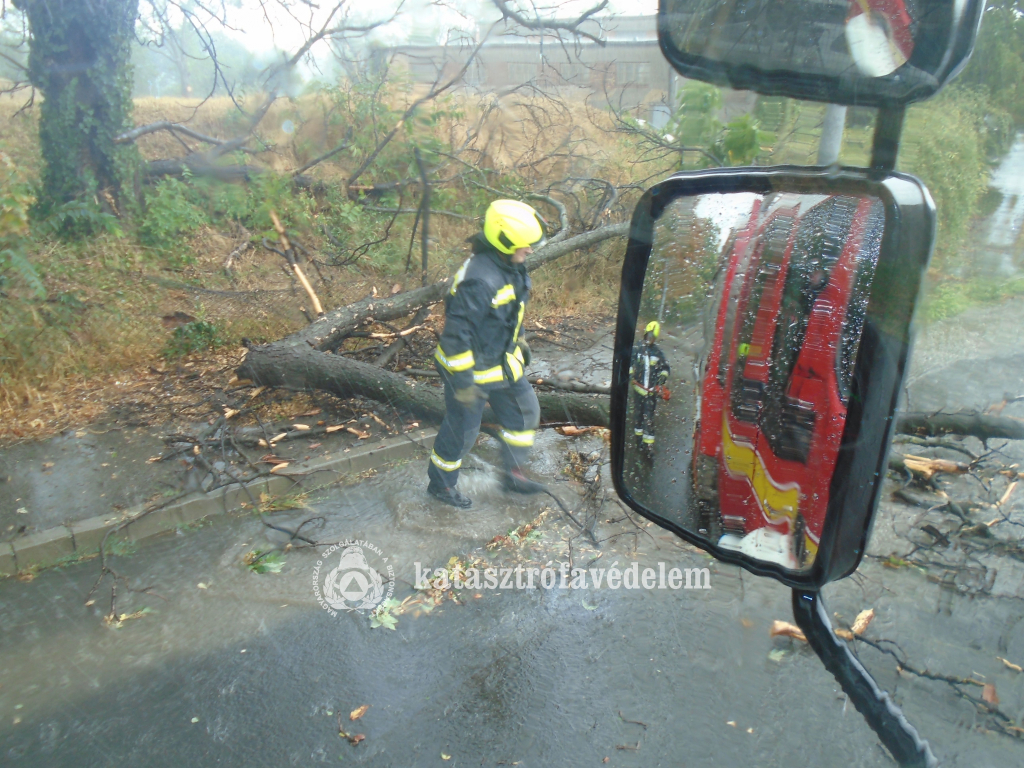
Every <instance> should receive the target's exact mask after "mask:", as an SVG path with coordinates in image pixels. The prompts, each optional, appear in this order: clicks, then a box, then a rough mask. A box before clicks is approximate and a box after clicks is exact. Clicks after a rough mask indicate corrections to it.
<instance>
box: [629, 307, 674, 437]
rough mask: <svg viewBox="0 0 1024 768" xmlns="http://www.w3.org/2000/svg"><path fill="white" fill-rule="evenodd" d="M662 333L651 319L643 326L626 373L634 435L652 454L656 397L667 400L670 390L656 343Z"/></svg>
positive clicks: (661, 354)
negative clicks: (630, 379) (633, 410)
mask: <svg viewBox="0 0 1024 768" xmlns="http://www.w3.org/2000/svg"><path fill="white" fill-rule="evenodd" d="M660 334H661V324H660V323H659V322H658V321H657V320H652V321H651V322H649V323H648V324H647V326H646V327H645V328H644V339H643V342H641V344H640V345H638V346H637V348H636V350H635V351H634V352H633V360H632V362H631V363H630V367H629V373H630V375H631V376H632V377H633V391H634V392H635V393H636V399H635V403H636V426H635V427H634V429H633V434H634V435H635V436H636V443H637V447H638V448H639V449H640V451H641V453H643V454H645V455H647V456H648V457H650V456H652V455H653V453H654V407H655V405H657V403H658V399H659V398H660V399H662V400H668V398H669V391H668V388H667V387H666V386H665V383H666V382H667V381H668V376H669V372H670V368H669V365H668V361H667V360H666V359H665V353H664V352H662V351H661V348H660V347H659V346H658V345H657V344H656V343H655V341H657V339H658V336H659V335H660Z"/></svg>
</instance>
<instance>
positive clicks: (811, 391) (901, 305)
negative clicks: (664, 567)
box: [611, 167, 935, 590]
mask: <svg viewBox="0 0 1024 768" xmlns="http://www.w3.org/2000/svg"><path fill="white" fill-rule="evenodd" d="M934 231H935V209H934V205H933V203H932V200H931V197H930V196H929V194H928V191H927V190H926V189H925V187H924V186H923V185H922V184H921V182H919V181H918V180H917V179H914V178H913V177H910V176H906V175H902V174H890V175H888V176H885V177H884V178H882V179H880V180H879V179H878V178H877V177H875V178H872V177H870V176H869V175H868V173H867V172H860V171H857V170H852V169H846V170H843V171H840V172H838V173H835V172H828V171H816V170H808V169H801V168H785V167H783V168H776V169H771V170H764V171H758V170H752V169H743V170H735V169H719V170H711V171H701V172H693V173H681V174H678V175H676V176H673V177H671V178H669V179H668V180H666V181H664V182H662V183H660V184H658V185H657V186H655V187H653V188H652V189H650V190H649V191H648V192H647V193H646V194H645V195H644V196H643V198H642V199H641V201H640V203H639V204H638V206H637V208H636V211H635V212H634V214H633V220H632V224H631V230H630V240H629V244H628V247H627V251H626V259H625V264H624V266H623V271H622V284H621V292H620V296H619V315H618V325H617V329H616V337H615V356H614V361H613V371H612V408H611V433H612V476H613V478H614V482H615V488H616V490H617V491H618V493H619V495H620V496H621V497H622V499H623V500H624V501H625V502H626V503H628V504H629V505H630V506H631V507H632V508H633V509H635V510H636V511H637V512H639V513H640V514H642V515H643V516H645V517H647V518H648V519H650V520H652V521H653V522H655V523H657V524H658V525H660V526H661V527H663V528H666V529H668V530H670V531H673V532H674V533H676V534H677V535H679V536H680V537H682V538H684V539H686V540H687V541H689V542H691V543H693V544H695V545H696V546H698V547H701V548H702V549H705V550H707V551H708V552H710V553H711V554H713V555H714V556H715V557H717V558H719V559H721V560H724V561H728V562H731V563H735V564H738V565H741V566H743V567H744V568H746V569H747V570H749V571H752V572H754V573H756V574H759V575H765V576H772V577H774V578H777V579H778V580H780V581H782V582H783V583H785V584H788V585H790V586H792V587H795V588H798V589H805V590H815V589H818V588H820V587H821V586H822V585H824V584H826V583H828V582H829V581H833V580H835V579H838V578H842V577H843V576H846V575H848V574H849V573H851V572H852V571H853V570H854V569H856V567H857V565H858V563H859V562H860V559H861V556H862V555H863V552H864V546H865V543H866V540H867V536H868V532H869V528H870V524H871V519H872V516H873V513H874V510H875V507H876V504H877V501H878V494H879V490H880V487H881V482H882V479H883V477H884V475H885V471H886V454H887V451H888V448H889V440H890V436H891V431H892V425H893V412H894V411H895V408H896V403H897V399H898V396H899V392H900V387H901V383H902V381H903V375H904V370H905V368H906V363H907V355H908V351H909V347H910V326H911V320H912V317H913V313H914V307H915V304H916V302H917V297H918V292H919V288H920V284H921V279H922V276H923V275H924V272H925V269H926V267H927V262H928V257H929V255H930V253H931V246H932V240H933V238H934Z"/></svg>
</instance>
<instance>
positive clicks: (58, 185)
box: [15, 0, 139, 213]
mask: <svg viewBox="0 0 1024 768" xmlns="http://www.w3.org/2000/svg"><path fill="white" fill-rule="evenodd" d="M15 5H16V6H17V7H18V8H20V9H22V10H24V11H25V14H26V16H27V18H28V24H29V28H30V29H31V32H32V38H31V41H30V44H29V45H30V48H29V59H28V69H29V76H30V78H31V80H32V84H33V85H34V86H35V87H36V88H38V89H39V90H40V91H42V93H43V96H44V97H45V98H44V99H43V103H42V106H41V108H40V113H39V146H40V150H41V152H42V156H43V161H44V163H45V167H44V169H43V174H42V175H43V185H42V195H41V196H40V202H41V204H42V208H43V210H48V209H51V208H54V207H58V206H60V205H62V204H64V203H67V202H69V201H72V200H83V201H85V202H87V203H88V202H89V201H91V200H93V199H95V198H96V197H97V195H100V196H101V199H102V200H103V201H104V203H108V204H111V203H110V201H114V200H115V199H116V198H118V197H119V196H120V195H121V193H122V190H123V188H124V187H128V189H129V190H130V189H131V185H132V179H133V175H134V171H135V169H134V163H135V162H136V161H137V154H136V152H135V149H134V148H133V147H119V146H117V145H116V144H115V137H116V136H117V135H118V134H120V133H121V132H122V131H124V130H125V129H126V128H128V127H130V125H131V110H132V100H131V86H132V67H131V44H132V40H133V34H134V30H135V21H136V19H137V18H138V9H139V0H93V1H92V2H89V3H86V2H82V0H17V1H16V2H15ZM102 193H105V194H102ZM107 196H109V198H110V199H109V200H107ZM101 204H102V203H101ZM113 212H114V213H117V212H118V211H117V210H116V209H115V210H114V211H113Z"/></svg>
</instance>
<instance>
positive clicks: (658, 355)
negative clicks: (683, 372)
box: [629, 344, 671, 395]
mask: <svg viewBox="0 0 1024 768" xmlns="http://www.w3.org/2000/svg"><path fill="white" fill-rule="evenodd" d="M670 370H671V369H670V368H669V365H668V361H667V360H666V359H665V354H664V353H663V352H662V351H661V349H660V348H659V347H658V345H657V344H650V345H647V344H639V345H638V346H637V348H636V350H634V352H633V360H632V361H631V362H630V365H629V373H630V375H631V376H632V377H633V389H634V390H635V391H636V393H637V394H639V395H653V394H655V393H654V388H655V387H656V386H658V385H660V384H664V383H665V382H666V381H667V380H668V376H669V372H670Z"/></svg>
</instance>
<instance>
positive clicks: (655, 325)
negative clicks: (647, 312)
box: [644, 320, 661, 338]
mask: <svg viewBox="0 0 1024 768" xmlns="http://www.w3.org/2000/svg"><path fill="white" fill-rule="evenodd" d="M648 333H649V334H651V335H653V336H654V338H658V336H660V335H661V323H659V322H658V321H657V320H651V322H649V323H648V324H647V327H646V328H644V335H645V336H646V335H647V334H648Z"/></svg>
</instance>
